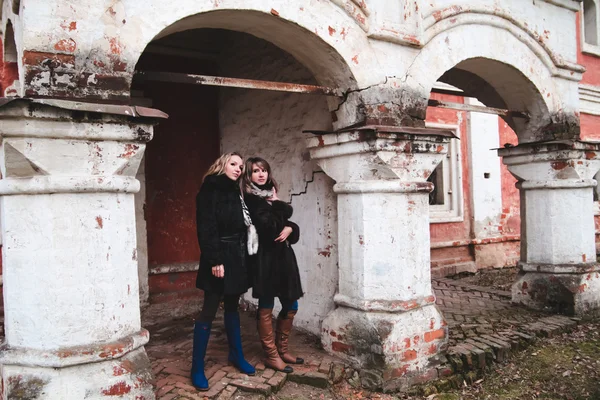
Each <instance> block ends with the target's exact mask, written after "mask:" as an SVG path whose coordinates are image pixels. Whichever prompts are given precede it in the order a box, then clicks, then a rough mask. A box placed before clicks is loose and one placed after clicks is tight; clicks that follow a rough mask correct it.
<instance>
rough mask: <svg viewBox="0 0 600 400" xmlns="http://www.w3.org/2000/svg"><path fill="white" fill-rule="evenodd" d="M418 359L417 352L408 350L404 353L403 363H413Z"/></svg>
mask: <svg viewBox="0 0 600 400" xmlns="http://www.w3.org/2000/svg"><path fill="white" fill-rule="evenodd" d="M416 358H417V352H416V351H415V350H406V351H405V352H404V353H402V361H412V360H414V359H416Z"/></svg>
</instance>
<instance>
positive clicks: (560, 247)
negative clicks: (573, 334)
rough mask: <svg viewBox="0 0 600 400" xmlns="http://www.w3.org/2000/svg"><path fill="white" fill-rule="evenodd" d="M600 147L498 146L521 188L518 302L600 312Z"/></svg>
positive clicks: (570, 144) (515, 296)
mask: <svg viewBox="0 0 600 400" xmlns="http://www.w3.org/2000/svg"><path fill="white" fill-rule="evenodd" d="M599 150H600V146H598V145H592V144H586V143H582V142H571V141H563V142H559V143H541V144H525V145H519V146H516V147H513V148H507V149H500V150H499V151H498V153H499V155H500V156H502V157H503V161H504V163H505V164H506V165H507V166H508V169H509V171H510V172H511V173H512V174H513V175H514V176H515V177H516V178H517V179H519V182H518V183H517V185H518V187H519V189H520V191H521V244H522V246H521V262H520V267H521V275H520V276H519V278H518V280H517V282H516V283H515V284H514V285H513V288H512V297H513V302H516V303H522V304H525V305H527V306H529V307H533V308H538V309H547V310H550V311H554V312H560V313H567V314H570V315H589V314H598V312H599V311H600V273H599V272H600V268H599V265H598V263H597V262H596V247H595V233H594V212H593V193H592V191H593V188H594V186H595V185H596V181H595V180H594V179H593V177H594V175H595V174H596V172H597V171H598V170H599V169H600V155H599V153H598V151H599Z"/></svg>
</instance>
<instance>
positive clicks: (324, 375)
mask: <svg viewBox="0 0 600 400" xmlns="http://www.w3.org/2000/svg"><path fill="white" fill-rule="evenodd" d="M161 306H162V307H165V305H161ZM151 308H152V306H151ZM199 308H200V305H199V304H192V305H188V306H180V307H179V309H178V310H177V312H176V313H175V314H181V313H182V312H185V309H189V310H191V311H193V310H198V309H199ZM152 311H153V310H151V311H150V312H152ZM167 311H168V309H167ZM193 317H194V315H193V314H192V315H188V316H184V317H179V318H176V319H168V318H167V319H165V315H164V312H158V313H156V312H154V315H148V313H145V315H144V322H145V327H146V328H147V329H148V330H149V331H150V335H151V341H150V343H149V344H148V345H147V346H146V351H147V353H148V356H149V357H150V360H151V362H152V370H153V373H154V377H155V384H156V390H157V391H156V394H157V396H156V397H157V399H160V400H171V399H182V400H183V399H204V398H209V399H213V398H218V399H230V398H245V396H241V397H240V394H241V392H244V393H247V394H248V395H250V393H257V394H262V395H269V394H270V393H272V392H275V391H278V390H279V389H280V388H281V387H282V386H283V384H284V383H285V382H286V380H288V379H289V380H290V381H293V382H296V383H301V384H308V385H311V386H315V387H321V388H326V387H327V386H328V379H329V372H330V371H332V370H333V368H334V361H336V360H334V359H333V358H331V357H329V356H328V355H327V354H326V353H325V352H324V351H323V350H320V349H319V345H318V339H317V338H316V337H315V336H311V335H307V334H296V333H295V332H292V335H291V337H290V349H291V350H293V352H294V353H295V354H297V355H299V356H302V357H303V358H304V360H305V365H301V366H298V365H295V366H293V368H294V373H293V374H291V375H286V374H284V373H282V372H275V371H274V370H272V369H268V368H267V369H265V367H264V365H263V364H262V362H261V358H262V348H261V345H260V342H259V339H258V333H257V330H256V320H255V313H254V312H252V311H246V312H242V313H241V315H240V320H241V327H242V339H243V340H242V344H243V349H244V355H245V357H246V359H247V360H248V361H249V362H250V363H251V364H252V365H255V366H256V369H257V373H256V376H254V377H249V376H247V375H244V374H240V373H238V372H237V370H236V369H235V368H234V367H233V366H230V365H228V363H227V354H228V345H227V335H226V334H225V327H224V325H223V312H222V311H220V312H219V313H218V314H217V317H216V319H215V321H214V323H213V327H212V331H211V336H210V340H209V345H208V350H207V355H206V359H205V363H206V365H205V373H206V377H207V378H208V379H209V386H210V390H209V391H207V392H199V391H198V390H196V389H195V388H194V387H193V386H192V385H191V381H190V379H189V371H190V368H191V359H192V335H193V323H194V322H193ZM292 375H293V376H292ZM248 392H250V393H248Z"/></svg>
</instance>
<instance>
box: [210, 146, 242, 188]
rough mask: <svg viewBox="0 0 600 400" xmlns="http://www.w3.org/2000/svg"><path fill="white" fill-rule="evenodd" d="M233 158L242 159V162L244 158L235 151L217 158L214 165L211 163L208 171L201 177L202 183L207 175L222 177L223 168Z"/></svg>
mask: <svg viewBox="0 0 600 400" xmlns="http://www.w3.org/2000/svg"><path fill="white" fill-rule="evenodd" d="M233 156H238V157H239V158H241V159H242V162H243V161H244V157H242V155H241V154H240V153H238V152H237V151H233V152H231V153H225V154H223V155H222V156H221V157H219V158H217V160H216V161H215V162H214V163H212V165H211V166H210V168H209V169H208V171H206V173H205V174H204V176H203V177H202V182H204V180H205V179H206V177H207V176H209V175H223V174H224V173H225V166H226V165H227V163H228V162H229V160H231V157H233Z"/></svg>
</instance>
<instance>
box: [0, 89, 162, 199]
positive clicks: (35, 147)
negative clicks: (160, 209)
mask: <svg viewBox="0 0 600 400" xmlns="http://www.w3.org/2000/svg"><path fill="white" fill-rule="evenodd" d="M166 117H167V115H166V114H164V113H162V112H161V111H158V110H153V109H149V108H143V107H130V106H120V105H111V104H92V103H82V102H75V101H66V100H53V99H20V98H18V99H6V98H5V99H0V139H1V141H2V150H1V154H2V157H1V158H0V171H1V173H2V179H0V195H3V196H7V195H15V194H20V195H21V194H42V193H81V192H92V193H93V192H129V193H135V192H137V191H138V190H139V183H138V182H137V181H136V180H135V173H136V171H137V169H138V168H139V165H140V162H141V160H142V157H143V154H144V149H145V143H146V142H147V141H149V140H150V139H152V134H153V125H154V124H155V123H157V122H158V120H159V119H160V118H166Z"/></svg>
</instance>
